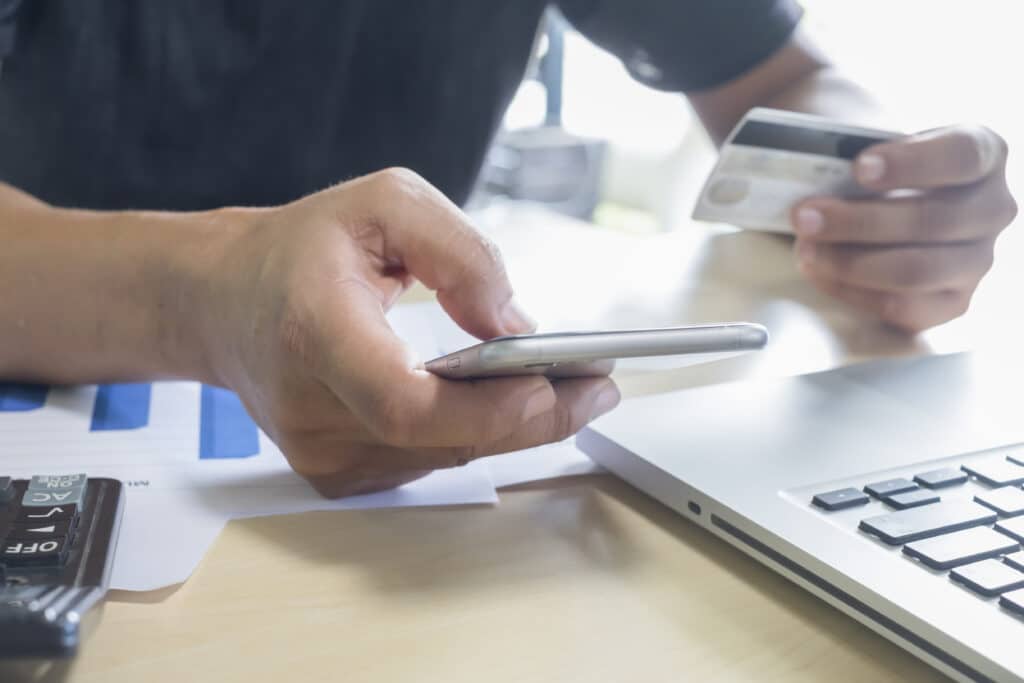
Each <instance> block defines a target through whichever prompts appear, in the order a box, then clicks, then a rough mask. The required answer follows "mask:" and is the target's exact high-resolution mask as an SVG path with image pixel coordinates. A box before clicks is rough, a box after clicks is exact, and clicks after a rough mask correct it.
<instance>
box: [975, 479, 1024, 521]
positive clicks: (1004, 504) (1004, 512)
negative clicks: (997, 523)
mask: <svg viewBox="0 0 1024 683" xmlns="http://www.w3.org/2000/svg"><path fill="white" fill-rule="evenodd" d="M974 500H976V501H978V502H979V503H981V504H982V505H984V506H985V507H989V508H992V509H993V510H995V511H996V512H998V513H999V516H1000V517H1015V516H1017V515H1024V490H1021V489H1019V488H1017V487H1016V486H1002V487H1000V488H997V489H992V490H990V491H982V492H981V493H979V494H978V495H976V496H975V497H974Z"/></svg>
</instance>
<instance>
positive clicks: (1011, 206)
mask: <svg viewBox="0 0 1024 683" xmlns="http://www.w3.org/2000/svg"><path fill="white" fill-rule="evenodd" d="M1000 206H1001V210H1000V213H999V219H998V220H999V229H1000V230H1002V229H1003V228H1005V227H1006V226H1008V225H1009V224H1010V223H1013V222H1014V221H1015V220H1017V214H1018V212H1019V210H1020V207H1019V206H1018V204H1017V200H1016V199H1014V197H1013V195H1012V194H1010V192H1009V190H1007V191H1006V193H1005V196H1004V197H1003V201H1002V202H1001V203H1000Z"/></svg>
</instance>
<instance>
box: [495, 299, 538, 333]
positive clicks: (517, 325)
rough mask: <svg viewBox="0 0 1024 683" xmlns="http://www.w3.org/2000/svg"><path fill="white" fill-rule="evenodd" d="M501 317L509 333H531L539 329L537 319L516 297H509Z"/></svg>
mask: <svg viewBox="0 0 1024 683" xmlns="http://www.w3.org/2000/svg"><path fill="white" fill-rule="evenodd" d="M501 318H502V322H503V323H504V324H505V329H506V330H507V331H508V332H509V334H529V333H530V332H533V331H534V330H536V329H537V321H536V320H534V319H533V318H532V317H531V316H530V315H529V314H528V313H527V312H526V311H524V310H523V308H522V306H520V305H519V302H518V301H516V300H515V299H509V301H508V303H507V304H505V310H504V312H503V313H502V316H501Z"/></svg>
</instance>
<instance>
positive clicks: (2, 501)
mask: <svg viewBox="0 0 1024 683" xmlns="http://www.w3.org/2000/svg"><path fill="white" fill-rule="evenodd" d="M14 494H15V491H14V482H13V481H12V480H11V478H10V477H0V505H6V504H7V503H9V502H11V501H12V500H14Z"/></svg>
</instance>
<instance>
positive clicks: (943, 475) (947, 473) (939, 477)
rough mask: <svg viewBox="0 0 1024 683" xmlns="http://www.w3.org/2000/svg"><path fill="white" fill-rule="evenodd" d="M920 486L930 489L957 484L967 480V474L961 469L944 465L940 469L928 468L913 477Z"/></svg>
mask: <svg viewBox="0 0 1024 683" xmlns="http://www.w3.org/2000/svg"><path fill="white" fill-rule="evenodd" d="M914 481H916V482H917V483H918V484H920V485H921V486H927V487H928V488H930V489H942V488H946V487H947V486H957V485H958V484H963V483H964V482H966V481H967V475H966V474H965V473H964V472H962V471H961V470H958V469H954V468H952V467H944V468H942V469H941V470H930V471H928V472H922V473H921V474H918V475H917V476H915V477H914Z"/></svg>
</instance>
